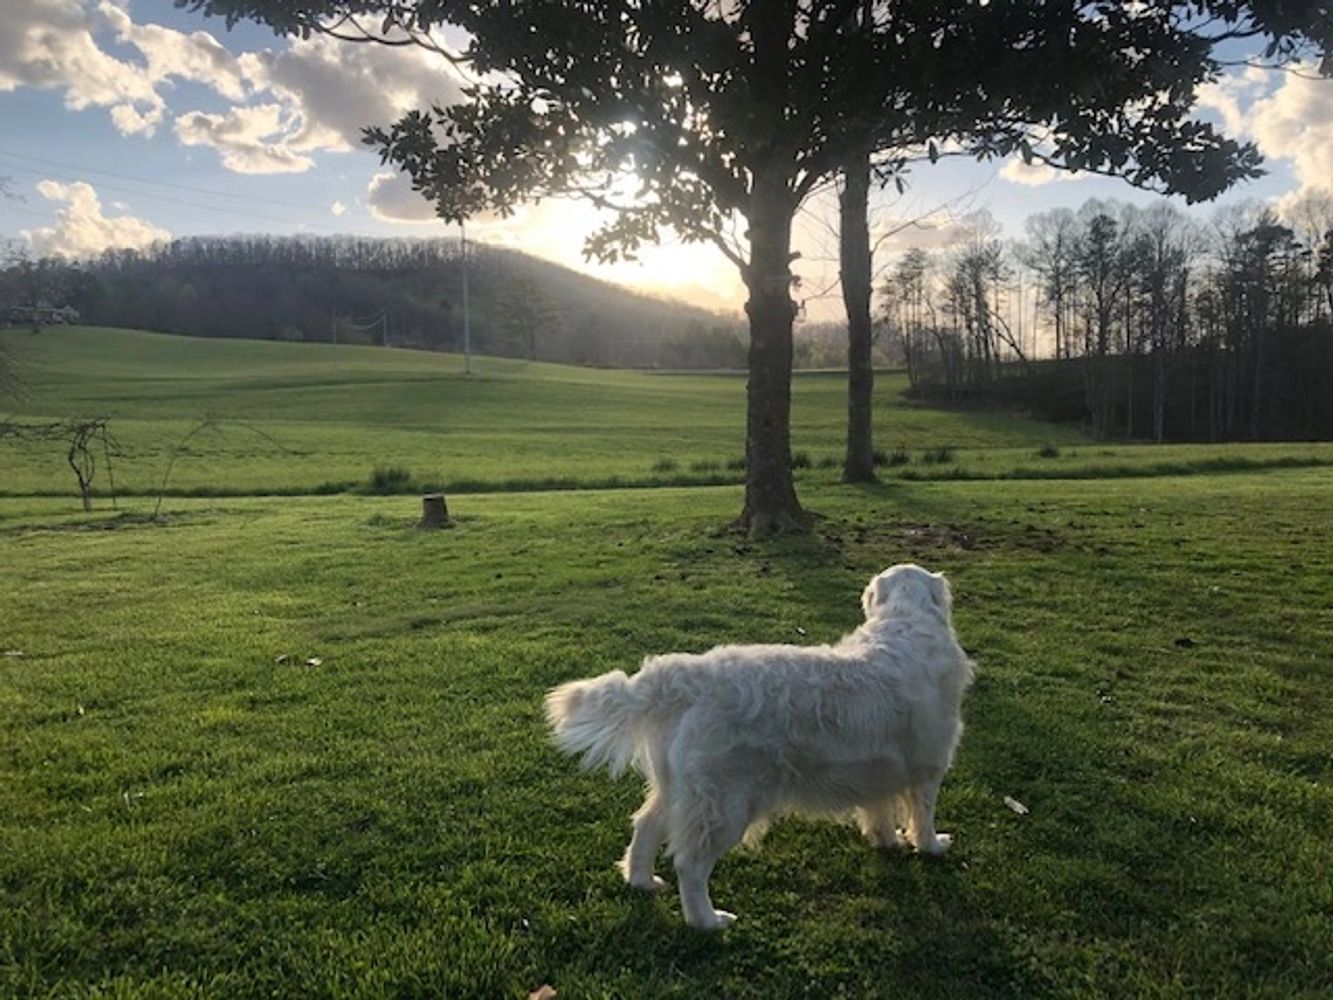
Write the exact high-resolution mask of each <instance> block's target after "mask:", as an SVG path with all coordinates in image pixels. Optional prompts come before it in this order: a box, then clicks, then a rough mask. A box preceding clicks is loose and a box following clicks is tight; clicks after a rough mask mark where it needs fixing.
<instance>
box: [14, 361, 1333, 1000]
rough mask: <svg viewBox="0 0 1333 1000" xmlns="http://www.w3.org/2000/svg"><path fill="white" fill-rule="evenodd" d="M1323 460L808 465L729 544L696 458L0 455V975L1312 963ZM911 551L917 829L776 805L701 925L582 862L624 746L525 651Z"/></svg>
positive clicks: (800, 626)
mask: <svg viewBox="0 0 1333 1000" xmlns="http://www.w3.org/2000/svg"><path fill="white" fill-rule="evenodd" d="M627 377H628V376H627ZM1331 489H1333V473H1331V472H1330V471H1329V470H1325V469H1310V470H1288V471H1266V472H1251V473H1247V474H1233V475H1227V476H1212V477H1209V476H1192V477H1183V478H1155V479H1136V480H1129V479H1125V480H1113V481H1095V482H1084V481H1073V480H1070V481H1057V482H1042V483H1034V482H975V483H974V482H941V483H912V482H894V483H891V484H889V485H885V486H879V487H874V488H867V489H849V488H838V487H833V486H820V485H819V484H808V487H807V489H806V490H805V491H804V498H805V500H806V502H807V503H808V505H809V506H810V507H812V508H813V509H814V510H815V511H817V512H818V513H819V514H820V515H821V516H820V518H819V519H818V521H817V522H816V530H815V532H814V533H813V534H811V535H810V536H807V537H803V538H796V539H790V540H785V541H780V542H774V543H763V544H757V543H750V542H747V541H745V540H744V539H742V538H740V537H738V536H736V535H733V534H731V533H730V532H728V531H727V530H726V528H725V524H726V522H727V521H728V520H729V519H730V518H731V517H733V516H734V515H735V513H736V511H737V510H738V508H739V504H740V495H739V491H737V490H736V489H734V488H715V489H691V490H678V489H659V490H637V491H603V492H583V493H573V492H570V493H547V494H536V493H533V494H507V495H475V496H463V497H456V498H453V499H452V500H451V505H452V509H453V512H454V513H455V514H456V515H457V517H458V525H457V527H455V528H454V529H452V530H449V531H443V532H438V533H421V532H418V531H416V530H414V529H413V528H412V527H411V523H412V520H413V518H414V516H415V514H416V511H415V510H414V509H413V508H414V506H415V501H414V500H412V499H411V498H408V497H402V498H360V497H327V498H302V499H295V498H293V499H273V498H270V499H224V500H216V499H214V500H173V501H170V502H169V503H168V505H167V508H166V510H167V512H168V516H167V517H166V518H165V520H163V521H160V522H157V521H151V520H148V519H147V518H146V516H145V515H146V512H147V511H148V509H149V508H150V507H151V504H150V503H149V502H148V501H147V500H138V501H129V502H128V503H125V504H123V505H122V508H123V509H122V510H121V511H120V512H119V513H116V512H112V511H109V510H108V511H101V512H98V513H96V514H94V515H91V516H85V515H82V514H70V513H68V511H69V509H70V505H69V504H68V503H67V502H65V501H57V500H51V499H32V498H30V499H11V500H3V501H0V555H2V556H3V560H4V565H5V567H6V573H5V576H6V580H7V581H8V584H7V585H6V586H5V587H3V588H0V652H5V651H8V652H5V655H4V656H3V658H0V995H5V996H22V997H29V996H33V997H43V996H60V997H65V996H85V995H105V996H153V997H174V996H200V997H224V996H260V995H264V996H303V997H321V996H329V997H334V996H337V997H439V996H450V997H474V996H475V997H505V996H508V997H523V996H526V994H527V992H528V991H530V990H533V989H536V988H537V987H538V986H539V985H541V984H543V983H549V984H551V985H553V986H554V987H555V988H557V989H558V991H559V995H560V996H561V997H568V998H582V997H633V998H639V997H679V998H696V997H762V998H773V997H789V996H791V997H795V996H813V997H869V996H919V997H977V996H1012V997H1032V996H1114V997H1124V996H1180V995H1191V996H1228V997H1231V996H1273V997H1286V996H1309V997H1315V996H1326V995H1328V993H1329V990H1330V987H1333V879H1330V877H1329V872H1330V871H1333V840H1330V838H1329V830H1330V829H1333V774H1330V755H1329V747H1330V746H1331V745H1333V704H1331V703H1330V702H1331V699H1330V694H1329V692H1330V689H1331V688H1330V683H1329V682H1330V677H1329V665H1330V662H1333V644H1331V642H1330V634H1331V633H1333V616H1331V613H1330V609H1331V608H1333V546H1330V545H1329V543H1328V538H1327V529H1328V516H1327V511H1328V500H1327V498H1328V496H1329V495H1330V490H1331ZM126 508H127V509H126ZM908 559H912V560H916V561H919V562H921V563H923V564H925V565H927V566H930V567H931V568H934V569H942V570H945V571H947V572H948V573H949V574H950V576H951V578H952V580H953V585H954V590H955V594H956V598H957V607H956V624H957V627H958V630H959V633H960V636H961V638H962V641H963V643H964V645H965V646H966V647H967V648H968V649H969V650H971V651H972V652H973V655H974V656H975V658H976V660H977V663H978V666H979V674H978V680H977V683H976V685H975V687H974V688H973V690H972V691H971V692H970V694H969V696H968V700H967V702H966V705H965V714H966V718H967V724H968V728H967V732H966V734H965V736H964V739H963V744H962V747H961V750H960V753H959V756H958V760H957V764H956V767H955V769H954V770H953V772H952V773H951V774H950V776H949V777H948V779H947V780H946V783H945V786H944V790H943V793H942V797H941V803H940V822H941V827H942V828H943V829H946V830H950V831H952V832H954V834H955V836H956V843H955V848H954V851H953V852H952V853H951V854H949V855H948V856H947V857H945V858H944V859H941V860H939V861H927V860H924V859H921V858H916V857H911V856H893V855H886V854H884V853H881V852H878V851H876V850H874V849H872V848H871V847H869V846H868V845H866V844H865V843H863V842H862V841H861V840H860V838H859V837H858V836H857V835H856V833H855V831H854V830H853V829H852V828H850V827H846V826H839V825H836V824H831V823H817V822H808V821H791V822H787V823H784V824H782V825H779V826H778V827H777V828H776V829H775V830H774V831H773V833H772V834H770V836H769V838H768V840H767V842H766V843H765V844H764V846H763V847H762V849H761V850H760V851H759V852H757V853H747V852H741V853H735V854H732V855H730V856H728V857H727V858H726V859H725V860H724V861H723V863H722V864H721V865H720V867H719V870H718V872H717V875H716V877H715V879H714V898H715V899H716V900H717V902H718V904H719V905H721V906H724V907H726V908H729V909H733V910H735V911H736V912H738V914H739V916H740V921H739V923H738V924H737V925H736V926H735V927H734V928H732V929H731V930H729V931H728V932H727V933H726V934H725V935H723V936H721V937H708V936H701V935H699V934H697V933H694V932H691V931H688V930H687V929H685V928H684V927H683V925H682V924H681V921H680V914H679V905H678V903H677V901H676V899H675V896H674V892H672V893H669V894H667V895H665V896H662V897H658V898H645V897H642V896H639V895H637V894H635V893H633V892H631V891H630V890H628V889H626V888H624V887H623V886H622V884H621V883H620V881H619V877H618V875H617V874H616V873H615V872H614V871H613V870H612V867H611V866H612V863H613V862H614V861H615V860H616V858H617V857H618V856H619V855H620V853H621V851H622V850H623V847H624V843H625V840H626V838H627V835H628V815H629V813H630V812H631V811H632V810H633V809H634V808H635V807H636V805H637V804H638V800H639V797H640V789H639V787H638V786H637V784H636V782H635V781H634V780H633V779H632V778H628V777H627V778H624V779H621V780H618V781H611V780H609V779H608V778H607V777H606V776H605V775H603V774H586V773H582V772H580V771H579V770H578V768H577V766H576V765H575V763H574V762H573V761H571V760H569V759H567V758H565V757H562V756H561V755H559V754H557V753H556V752H555V751H554V750H553V749H552V748H551V747H550V746H549V745H548V744H547V742H546V732H545V727H544V724H543V721H542V718H541V698H542V694H543V692H544V691H545V690H546V689H547V688H549V687H550V686H551V685H553V684H556V683H558V682H560V681H563V680H566V679H569V678H573V677H580V676H586V675H591V674H595V673H599V672H601V671H604V670H608V669H612V668H632V667H633V666H634V664H635V663H636V662H637V661H638V660H639V658H640V657H642V656H643V655H644V654H646V653H650V652H655V651H661V650H667V649H691V650H699V649H703V648H706V647H708V646H709V645H711V644H714V643H718V642H724V641H797V642H815V641H824V640H832V639H834V638H836V637H837V636H838V635H840V634H841V633H842V632H843V631H844V630H846V629H849V628H851V627H852V626H853V625H855V624H856V622H857V619H858V617H859V609H858V606H857V599H858V595H859V592H860V588H861V587H862V586H863V585H864V582H865V580H866V579H867V578H868V577H869V576H870V575H871V574H872V573H874V572H876V571H878V570H879V569H881V568H883V567H884V566H886V565H888V564H890V563H893V562H898V561H902V560H908ZM19 654H21V655H19ZM308 660H309V661H311V662H309V663H308V662H307V661H308ZM314 661H318V662H314ZM1005 796H1011V797H1013V798H1014V799H1017V800H1018V801H1021V802H1022V803H1024V804H1025V805H1026V806H1027V807H1028V808H1029V809H1030V813H1029V814H1028V815H1023V816H1020V815H1017V814H1015V813H1014V812H1012V811H1010V810H1009V809H1008V808H1006V806H1005V804H1004V797H1005ZM659 871H660V872H661V873H662V874H664V875H666V876H667V877H668V879H670V869H669V863H667V862H663V863H662V865H661V866H660V867H659Z"/></svg>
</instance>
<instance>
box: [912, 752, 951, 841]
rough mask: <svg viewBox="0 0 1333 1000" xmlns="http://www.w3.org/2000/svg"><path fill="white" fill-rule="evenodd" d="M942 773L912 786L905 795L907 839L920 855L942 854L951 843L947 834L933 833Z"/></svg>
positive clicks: (942, 778)
mask: <svg viewBox="0 0 1333 1000" xmlns="http://www.w3.org/2000/svg"><path fill="white" fill-rule="evenodd" d="M943 780H944V772H942V771H941V772H940V773H939V774H936V775H932V776H931V777H930V778H927V779H926V780H924V781H922V782H920V783H918V784H916V785H914V786H913V787H912V788H911V790H910V791H908V793H907V795H906V799H907V804H908V818H907V839H908V840H910V841H911V842H912V843H913V844H915V845H916V849H917V850H918V851H920V852H921V853H922V854H943V853H944V852H945V851H947V850H948V849H949V845H950V844H952V843H953V838H952V837H951V836H950V835H949V834H947V833H937V832H936V831H935V800H936V798H938V797H939V794H940V782H941V781H943Z"/></svg>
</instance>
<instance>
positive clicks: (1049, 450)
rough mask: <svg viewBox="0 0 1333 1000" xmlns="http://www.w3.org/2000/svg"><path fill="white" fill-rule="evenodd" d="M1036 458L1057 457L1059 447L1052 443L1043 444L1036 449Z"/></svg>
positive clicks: (1058, 455)
mask: <svg viewBox="0 0 1333 1000" xmlns="http://www.w3.org/2000/svg"><path fill="white" fill-rule="evenodd" d="M1037 457H1038V458H1059V457H1060V449H1059V448H1057V447H1056V446H1055V445H1053V444H1044V445H1042V446H1041V447H1040V448H1038V449H1037Z"/></svg>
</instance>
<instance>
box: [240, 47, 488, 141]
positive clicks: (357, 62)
mask: <svg viewBox="0 0 1333 1000" xmlns="http://www.w3.org/2000/svg"><path fill="white" fill-rule="evenodd" d="M243 58H244V65H245V72H246V74H247V77H248V79H249V80H250V82H251V84H252V85H253V86H254V87H256V88H257V89H261V90H265V91H268V92H270V93H271V94H273V95H274V96H275V97H276V98H278V99H280V100H282V101H284V102H285V103H287V104H288V105H289V106H290V107H291V108H293V109H294V111H296V112H297V113H299V115H300V118H301V125H300V127H299V129H297V130H295V131H294V133H293V134H292V135H291V136H290V140H289V141H290V142H291V143H292V144H293V146H295V147H298V148H304V149H329V150H338V151H346V150H351V149H359V148H361V130H362V129H364V128H366V127H367V126H369V125H387V124H389V123H391V122H394V121H397V120H398V119H399V118H401V117H402V116H403V115H404V114H405V113H406V112H407V111H409V110H412V109H414V108H420V107H426V106H429V105H432V104H453V103H455V102H457V101H459V100H461V99H462V96H463V94H462V83H461V81H460V80H459V78H458V77H457V75H456V74H455V73H454V72H453V70H452V69H450V68H449V66H448V64H447V63H445V62H444V60H442V59H441V58H440V57H439V56H434V55H432V54H430V53H428V52H424V51H421V50H418V49H412V48H389V47H385V46H382V45H370V44H367V45H349V44H347V43H345V42H339V41H337V40H336V39H332V38H326V37H324V36H320V35H316V36H313V37H311V38H306V39H297V40H295V41H294V42H292V45H291V48H289V49H288V50H287V51H285V52H273V51H271V50H267V49H266V50H264V51H262V52H255V53H247V54H246V56H245V57H243Z"/></svg>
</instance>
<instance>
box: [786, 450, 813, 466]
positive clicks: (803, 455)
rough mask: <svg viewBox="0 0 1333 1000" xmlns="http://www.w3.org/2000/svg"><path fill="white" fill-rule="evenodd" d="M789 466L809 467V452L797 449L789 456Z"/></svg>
mask: <svg viewBox="0 0 1333 1000" xmlns="http://www.w3.org/2000/svg"><path fill="white" fill-rule="evenodd" d="M791 467H792V468H793V469H808V468H810V453H809V452H807V451H798V452H796V453H795V454H794V455H792V457H791Z"/></svg>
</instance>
